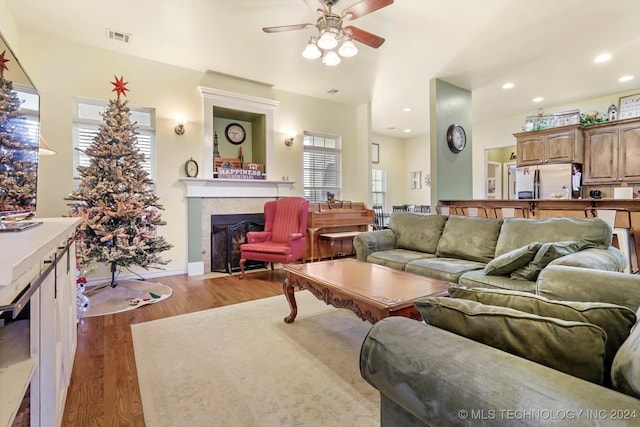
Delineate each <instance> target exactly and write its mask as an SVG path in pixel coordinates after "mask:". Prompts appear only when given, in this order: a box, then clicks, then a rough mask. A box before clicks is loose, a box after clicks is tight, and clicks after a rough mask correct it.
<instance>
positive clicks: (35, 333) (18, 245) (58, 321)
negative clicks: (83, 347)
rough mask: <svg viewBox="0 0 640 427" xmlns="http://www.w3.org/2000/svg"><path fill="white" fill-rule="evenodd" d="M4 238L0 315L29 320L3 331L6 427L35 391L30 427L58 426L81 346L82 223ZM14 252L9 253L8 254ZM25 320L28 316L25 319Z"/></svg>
mask: <svg viewBox="0 0 640 427" xmlns="http://www.w3.org/2000/svg"><path fill="white" fill-rule="evenodd" d="M37 221H42V224H41V225H39V226H37V227H34V228H31V229H28V230H25V231H22V232H15V233H0V247H2V248H4V249H7V250H4V249H3V251H2V252H1V253H0V312H8V313H12V316H11V317H12V318H14V317H16V316H17V314H19V313H20V311H21V310H23V309H25V305H26V303H27V302H29V316H28V318H26V319H23V320H9V321H8V322H7V325H6V326H4V327H1V328H0V390H1V393H2V399H0V426H10V425H11V424H12V422H13V420H14V418H15V416H16V413H17V411H18V408H19V406H20V403H21V402H22V399H23V397H24V395H25V393H26V391H27V388H28V387H30V397H29V406H30V420H31V426H32V427H35V426H46V427H50V426H59V425H60V424H61V423H62V415H63V412H64V405H65V400H66V394H67V387H68V385H69V380H70V378H71V370H72V368H73V360H74V356H75V351H76V343H77V312H76V284H75V270H76V262H75V244H74V236H75V230H76V227H77V226H78V225H79V223H80V221H81V219H80V218H48V219H37ZM9 248H10V249H9ZM21 317H22V316H21Z"/></svg>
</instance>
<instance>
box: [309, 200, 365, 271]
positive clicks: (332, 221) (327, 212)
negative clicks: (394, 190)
mask: <svg viewBox="0 0 640 427" xmlns="http://www.w3.org/2000/svg"><path fill="white" fill-rule="evenodd" d="M373 223H374V215H373V210H372V209H367V207H366V205H365V204H364V203H362V202H349V201H339V202H331V203H329V202H323V203H310V204H309V214H308V217H307V242H306V249H305V261H314V260H320V259H323V258H329V257H331V256H332V247H331V242H330V241H328V240H325V239H321V238H320V235H321V234H326V233H344V232H349V231H367V230H368V228H369V224H373ZM340 245H341V246H340V253H341V254H353V253H355V250H354V249H353V241H352V240H348V239H347V240H344V241H342V242H341V243H340Z"/></svg>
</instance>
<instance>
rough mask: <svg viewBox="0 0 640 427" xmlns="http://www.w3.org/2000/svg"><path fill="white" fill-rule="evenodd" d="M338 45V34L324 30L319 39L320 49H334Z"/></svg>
mask: <svg viewBox="0 0 640 427" xmlns="http://www.w3.org/2000/svg"><path fill="white" fill-rule="evenodd" d="M336 46H338V38H337V34H336V33H334V32H332V31H329V30H327V31H324V32H323V33H322V35H321V36H320V39H319V40H318V47H319V48H320V49H333V48H334V47H336Z"/></svg>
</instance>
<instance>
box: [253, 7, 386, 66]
mask: <svg viewBox="0 0 640 427" xmlns="http://www.w3.org/2000/svg"><path fill="white" fill-rule="evenodd" d="M338 1H339V0H304V2H305V3H307V5H309V7H311V8H312V9H313V10H315V11H316V12H318V13H319V14H320V17H319V18H318V20H317V21H316V23H315V24H312V23H305V24H294V25H281V26H278V27H264V28H263V29H262V30H263V31H264V32H265V33H279V32H282V31H294V30H303V29H305V28H313V27H315V28H317V29H318V33H319V35H318V36H317V37H313V36H312V37H311V40H310V41H309V43H308V44H307V47H306V48H305V49H304V51H303V52H302V56H304V57H305V58H309V59H316V58H319V57H321V56H322V62H323V63H324V64H325V65H330V66H331V65H338V64H339V63H340V56H343V57H351V56H354V55H356V54H357V53H358V48H357V47H356V46H355V44H353V42H352V40H355V41H358V42H360V43H362V44H365V45H367V46H370V47H372V48H375V49H377V48H379V47H380V46H382V43H384V39H383V38H382V37H379V36H377V35H375V34H371V33H370V32H368V31H365V30H362V29H360V28H358V27H354V26H353V25H347V26H344V27H343V26H342V25H343V23H344V21H350V20H354V19H357V18H360V17H361V16H364V15H367V14H369V13H371V12H375V11H376V10H378V9H382V8H383V7H386V6H389V5H391V4H393V2H394V0H361V1H360V2H358V3H356V4H354V5H352V6H349V7H347V8H346V9H344V10H343V11H342V14H340V15H338V14H336V13H333V11H332V7H333V6H334V5H335V4H336V3H338ZM338 45H340V48H339V49H338V52H337V53H336V51H335V48H336V47H338ZM338 54H339V55H338Z"/></svg>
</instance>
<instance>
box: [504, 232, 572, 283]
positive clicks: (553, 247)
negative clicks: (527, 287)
mask: <svg viewBox="0 0 640 427" xmlns="http://www.w3.org/2000/svg"><path fill="white" fill-rule="evenodd" d="M579 250H580V246H579V245H578V243H577V242H574V241H566V242H549V243H543V244H542V245H540V249H538V252H537V253H536V255H535V256H534V257H533V259H532V260H531V262H530V263H529V264H527V265H525V266H522V267H520V268H517V269H515V270H514V271H513V272H511V278H512V279H518V280H531V281H535V280H536V279H537V278H538V274H540V271H542V269H543V268H545V267H546V266H547V264H549V263H550V262H551V261H553V260H554V259H556V258H560V257H561V256H565V255H569V254H572V253H575V252H578V251H579Z"/></svg>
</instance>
